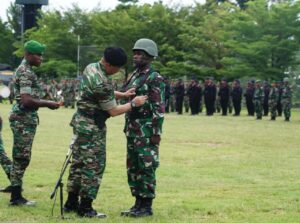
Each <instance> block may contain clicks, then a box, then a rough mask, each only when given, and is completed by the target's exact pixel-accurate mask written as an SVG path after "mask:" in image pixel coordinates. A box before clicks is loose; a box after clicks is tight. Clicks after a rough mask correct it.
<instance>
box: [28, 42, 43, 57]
mask: <svg viewBox="0 0 300 223" xmlns="http://www.w3.org/2000/svg"><path fill="white" fill-rule="evenodd" d="M24 49H25V50H26V51H27V52H29V53H31V54H43V53H44V51H45V49H46V45H44V44H42V43H39V42H38V41H35V40H29V41H27V42H26V43H25V44H24Z"/></svg>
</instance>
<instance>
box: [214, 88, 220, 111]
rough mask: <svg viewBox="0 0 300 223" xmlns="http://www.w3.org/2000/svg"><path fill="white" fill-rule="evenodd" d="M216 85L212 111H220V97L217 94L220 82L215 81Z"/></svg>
mask: <svg viewBox="0 0 300 223" xmlns="http://www.w3.org/2000/svg"><path fill="white" fill-rule="evenodd" d="M215 86H216V95H217V96H216V100H215V105H214V112H217V113H220V112H221V102H220V100H221V98H220V96H219V92H220V88H221V83H220V82H217V84H216V85H215Z"/></svg>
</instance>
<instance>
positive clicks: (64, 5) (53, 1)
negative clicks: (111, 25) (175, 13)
mask: <svg viewBox="0 0 300 223" xmlns="http://www.w3.org/2000/svg"><path fill="white" fill-rule="evenodd" d="M48 1H49V5H48V6H43V9H46V10H47V9H58V10H63V9H68V8H70V7H72V4H73V3H76V4H77V5H78V6H79V7H80V8H82V9H85V10H91V9H93V8H96V7H97V8H100V9H102V10H110V9H114V8H115V7H116V6H117V5H118V4H119V3H120V2H118V0H48ZM156 1H158V0H139V4H144V3H150V4H153V3H154V2H156ZM11 2H15V0H1V7H0V17H1V19H2V20H3V21H7V17H6V9H7V8H8V7H9V5H10V3H11ZM194 2H204V0H163V4H165V5H168V6H174V5H175V6H176V5H184V6H190V5H194Z"/></svg>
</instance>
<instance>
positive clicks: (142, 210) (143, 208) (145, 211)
mask: <svg viewBox="0 0 300 223" xmlns="http://www.w3.org/2000/svg"><path fill="white" fill-rule="evenodd" d="M152 200H153V199H152V198H142V201H141V205H140V207H139V208H138V209H137V210H136V211H133V212H130V213H129V215H128V216H129V217H136V218H138V217H146V216H151V215H153V212H152Z"/></svg>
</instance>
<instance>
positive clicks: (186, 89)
mask: <svg viewBox="0 0 300 223" xmlns="http://www.w3.org/2000/svg"><path fill="white" fill-rule="evenodd" d="M189 88H190V83H189V82H188V81H186V82H185V85H184V98H183V106H184V110H185V113H189V110H190V104H189Z"/></svg>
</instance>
